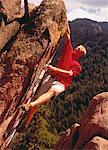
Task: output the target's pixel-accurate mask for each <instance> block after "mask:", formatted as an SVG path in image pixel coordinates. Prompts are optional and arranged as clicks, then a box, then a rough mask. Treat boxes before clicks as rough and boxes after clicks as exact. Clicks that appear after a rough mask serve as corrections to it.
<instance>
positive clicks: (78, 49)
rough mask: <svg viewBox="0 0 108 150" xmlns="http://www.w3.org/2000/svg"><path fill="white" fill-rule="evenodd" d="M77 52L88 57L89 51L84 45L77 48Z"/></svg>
mask: <svg viewBox="0 0 108 150" xmlns="http://www.w3.org/2000/svg"><path fill="white" fill-rule="evenodd" d="M75 51H78V52H79V53H82V55H86V53H87V51H86V48H85V47H84V46H83V45H79V46H77V47H76V48H75Z"/></svg>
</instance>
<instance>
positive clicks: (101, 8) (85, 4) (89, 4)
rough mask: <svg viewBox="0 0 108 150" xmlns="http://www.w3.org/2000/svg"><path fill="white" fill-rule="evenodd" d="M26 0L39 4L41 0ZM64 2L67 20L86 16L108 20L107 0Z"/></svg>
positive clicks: (65, 0) (97, 19) (67, 0)
mask: <svg viewBox="0 0 108 150" xmlns="http://www.w3.org/2000/svg"><path fill="white" fill-rule="evenodd" d="M22 1H24V0H22ZM28 2H29V3H35V4H36V5H39V4H40V3H41V2H42V0H28ZM64 2H65V4H66V10H67V17H68V20H69V21H72V20H75V19H76V18H88V19H91V20H95V21H101V22H105V21H107V22H108V0H64Z"/></svg>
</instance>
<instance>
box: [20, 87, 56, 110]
mask: <svg viewBox="0 0 108 150" xmlns="http://www.w3.org/2000/svg"><path fill="white" fill-rule="evenodd" d="M54 95H55V90H52V89H49V90H48V92H46V93H44V94H42V95H41V96H39V97H38V98H37V99H36V100H35V101H33V102H31V103H28V104H24V105H22V108H23V109H24V110H25V111H28V110H29V109H32V108H33V107H35V106H37V105H39V104H42V103H44V102H47V101H48V100H50V98H51V97H53V96H54Z"/></svg>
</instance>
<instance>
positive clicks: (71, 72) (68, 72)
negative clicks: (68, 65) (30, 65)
mask: <svg viewBox="0 0 108 150" xmlns="http://www.w3.org/2000/svg"><path fill="white" fill-rule="evenodd" d="M47 68H48V69H49V70H51V71H54V72H56V73H58V74H60V73H62V74H64V76H73V71H72V70H69V71H68V70H64V69H60V68H57V67H53V66H52V65H47Z"/></svg>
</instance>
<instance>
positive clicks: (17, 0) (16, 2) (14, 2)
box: [0, 0, 21, 21]
mask: <svg viewBox="0 0 108 150" xmlns="http://www.w3.org/2000/svg"><path fill="white" fill-rule="evenodd" d="M0 2H1V5H2V8H1V10H2V12H3V13H5V14H6V15H7V21H10V20H12V19H14V18H15V15H17V14H19V13H20V10H21V0H11V1H8V0H0Z"/></svg>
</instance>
